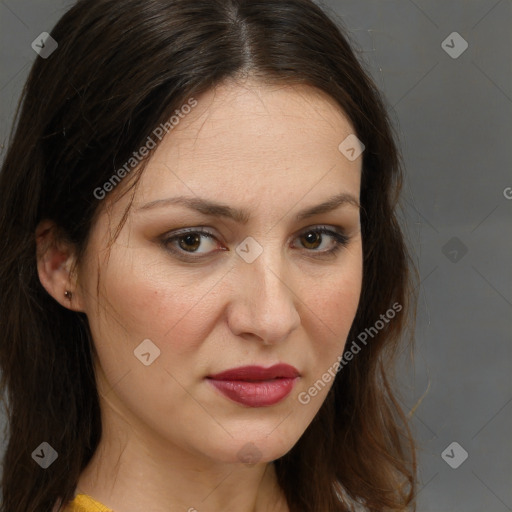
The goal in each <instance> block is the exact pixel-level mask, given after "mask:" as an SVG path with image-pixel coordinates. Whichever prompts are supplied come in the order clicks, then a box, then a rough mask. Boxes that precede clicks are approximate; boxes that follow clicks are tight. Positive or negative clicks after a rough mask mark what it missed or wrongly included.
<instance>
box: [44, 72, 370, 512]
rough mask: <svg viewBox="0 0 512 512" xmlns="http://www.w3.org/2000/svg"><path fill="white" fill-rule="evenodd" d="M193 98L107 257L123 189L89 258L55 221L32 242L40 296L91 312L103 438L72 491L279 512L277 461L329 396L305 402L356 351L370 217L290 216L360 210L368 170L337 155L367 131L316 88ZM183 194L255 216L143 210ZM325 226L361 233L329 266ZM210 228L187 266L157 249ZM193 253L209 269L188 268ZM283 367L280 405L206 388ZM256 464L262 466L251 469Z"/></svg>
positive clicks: (117, 504) (184, 506) (127, 511)
mask: <svg viewBox="0 0 512 512" xmlns="http://www.w3.org/2000/svg"><path fill="white" fill-rule="evenodd" d="M197 100H198V104H197V106H196V107H195V108H193V109H192V111H191V112H190V113H189V114H187V115H186V116H184V117H183V119H181V120H180V122H179V124H178V125H177V126H176V127H175V128H174V129H173V130H172V131H170V132H169V133H168V134H167V135H166V136H165V137H164V138H163V141H162V143H161V144H160V145H159V146H158V148H157V149H156V152H155V153H154V155H153V157H152V159H151V161H150V163H149V165H148V166H147V168H146V170H145V171H144V174H143V176H142V179H141V182H140V184H139V187H138V188H137V189H136V192H135V196H134V203H133V206H132V208H131V210H130V213H129V217H128V221H127V223H126V224H125V226H124V227H123V229H122V231H121V233H120V235H119V237H118V238H117V241H116V242H115V243H114V244H113V245H112V247H111V249H110V253H109V257H108V251H107V244H108V240H109V236H110V234H111V232H113V230H114V228H115V227H116V226H117V225H118V222H119V221H120V219H121V216H122V214H123V212H124V210H125V208H126V206H127V205H128V202H129V197H128V196H129V195H126V196H124V197H123V198H121V199H120V200H118V201H117V202H114V203H113V202H112V200H113V199H114V198H116V195H117V194H118V193H119V192H121V191H122V186H124V185H125V184H124V183H122V184H121V185H119V186H118V189H116V190H115V191H114V192H111V193H110V194H109V195H108V196H107V198H106V199H104V200H103V203H102V205H101V206H102V211H101V214H100V215H99V217H98V220H97V222H96V223H95V225H94V226H93V228H92V232H91V237H90V241H89V243H88V246H87V250H86V254H85V257H84V258H83V259H82V260H81V261H80V262H77V261H76V259H75V255H74V252H73V248H72V247H71V246H68V245H66V244H65V243H63V242H59V241H58V240H57V239H54V238H52V237H53V235H52V233H53V231H52V230H51V229H50V230H48V228H51V227H52V223H51V222H49V221H44V222H42V223H41V224H40V225H39V226H38V230H37V232H36V235H37V237H38V238H37V240H38V248H39V256H38V270H39V276H40V280H41V283H42V284H43V286H44V287H45V288H46V289H47V290H48V292H49V293H50V294H52V295H53V296H54V297H55V299H56V300H57V301H59V302H60V303H61V304H62V305H63V306H64V307H67V308H69V309H73V310H75V311H82V312H85V313H86V315H87V317H88V320H89V324H90V327H91V331H92V335H93V340H94V345H95V348H96V352H97V358H96V360H95V366H96V375H97V384H98V390H99V394H100V405H101V411H102V423H103V434H102V438H101V441H100V445H99V447H98V450H97V451H96V453H95V455H94V457H93V459H92V460H91V462H90V464H89V465H88V467H87V468H86V469H85V471H84V472H83V473H82V475H81V477H80V479H79V482H78V487H77V492H84V493H87V494H90V495H91V496H93V497H94V498H95V499H97V500H98V501H100V502H101V503H103V504H105V505H107V506H109V507H111V508H113V509H114V510H116V511H117V512H136V511H137V512H138V511H140V510H148V511H150V510H151V511H152V512H153V511H154V512H164V511H165V512H168V511H169V510H183V511H189V512H194V511H195V510H197V511H198V512H219V511H223V512H235V511H236V512H269V511H279V512H283V511H287V510H288V508H287V506H286V503H285V500H284V496H283V495H282V492H281V491H280V489H279V486H278V485H277V480H276V474H275V470H274V464H273V463H272V461H273V460H275V459H277V458H279V457H281V456H283V455H284V454H285V453H286V452H288V451H289V450H290V449H291V448H292V446H293V445H294V444H295V443H296V442H297V441H298V439H299V438H300V436H301V435H302V434H303V432H304V431H305V429H306V428H307V427H308V425H309V424H310V423H311V421H312V419H313V418H314V416H315V415H316V413H317V412H318V410H319V408H320V406H321V404H322V402H323V401H324V399H325V397H326V394H327V392H328V390H329V389H330V387H331V386H332V380H331V382H330V383H328V384H327V385H325V387H324V388H323V389H322V390H321V391H320V392H319V393H318V394H317V395H316V396H315V397H312V398H311V401H310V402H309V403H308V404H307V405H303V404H302V403H300V402H299V400H298V395H299V393H301V392H304V391H307V390H308V388H310V387H311V386H312V384H313V383H315V382H316V381H317V380H318V379H320V378H321V376H322V374H324V373H325V372H326V371H327V370H328V369H329V368H330V367H332V366H333V364H334V363H335V362H336V360H337V357H338V356H339V355H340V354H342V353H343V348H344V345H345V342H346V338H347V335H348V332H349V329H350V326H351V324H352V321H353V319H354V316H355V313H356V309H357V305H358V302H359V297H360V292H361V281H362V245H361V234H360V220H359V209H358V207H357V205H354V204H351V203H348V202H347V203H344V204H343V205H342V206H340V207H339V208H337V209H336V210H333V211H331V212H328V213H321V214H317V215H315V216H313V217H311V218H307V219H304V220H301V221H297V220H296V219H295V215H296V214H297V213H298V212H299V211H302V210H303V209H306V208H307V207H310V206H313V205H317V204H319V203H322V202H323V201H325V200H326V199H328V198H330V197H331V196H333V195H335V194H338V193H346V194H350V195H352V196H353V197H354V198H355V199H356V200H359V191H360V176H361V161H362V158H361V157H359V158H357V159H356V160H354V161H349V160H348V159H347V158H345V157H344V156H343V155H342V154H341V153H340V151H339V150H338V145H339V144H340V142H341V141H343V140H344V139H345V138H346V137H347V136H348V135H349V134H352V133H354V129H353V127H352V125H351V123H350V121H349V120H348V119H347V117H346V116H345V115H344V114H343V112H342V111H341V110H340V108H339V107H338V106H337V104H336V103H335V102H334V101H333V100H332V99H331V98H330V97H328V96H326V95H324V94H323V93H321V92H319V91H317V90H315V89H313V88H310V87H308V86H298V85H295V86H275V85H273V86H271V85H268V84H263V83H260V82H257V81H255V80H249V81H246V82H244V83H240V82H238V83H235V82H226V83H224V84H222V85H221V86H218V87H217V88H216V89H215V90H211V91H209V92H208V93H206V94H204V95H203V96H201V97H198V98H197ZM177 195H186V196H188V197H201V198H207V199H211V200H215V201H220V202H222V203H227V204H228V205H230V206H232V207H236V208H245V209H247V210H248V211H249V212H250V220H249V221H248V222H247V223H246V224H241V223H237V222H235V221H234V220H231V219H228V218H221V217H212V216H204V215H202V214H200V213H197V212H195V211H192V210H190V209H188V208H186V207H183V206H178V205H164V206H160V207H155V208H147V209H142V210H139V209H140V208H141V207H142V206H143V205H145V204H147V203H149V202H151V201H155V200H158V199H164V198H169V197H174V196H177ZM107 207H108V211H107ZM322 225H325V226H327V227H329V228H331V229H332V228H334V229H336V228H338V229H340V230H342V231H343V232H344V233H345V234H346V235H347V236H348V237H349V241H348V243H347V245H346V246H345V247H344V246H340V250H339V252H337V253H335V254H334V255H332V256H330V257H329V256H322V252H323V251H326V250H327V249H329V248H331V247H333V246H334V245H335V240H334V238H333V237H332V236H331V235H318V238H317V239H315V238H314V234H313V235H311V234H310V235H309V237H312V238H306V236H305V235H306V234H307V233H309V232H310V230H311V229H313V228H317V227H318V226H322ZM197 227H204V228H205V229H206V230H208V231H210V232H211V233H212V234H213V236H214V237H215V238H214V239H210V238H208V237H204V236H203V237H200V238H199V242H198V243H194V242H192V243H191V242H190V240H189V241H188V242H187V241H185V240H184V239H183V238H181V239H179V240H181V246H180V244H179V240H178V241H176V240H175V241H174V242H169V243H168V244H167V247H173V248H174V249H175V250H176V251H181V252H180V254H181V255H182V256H181V257H178V256H177V255H176V254H175V253H172V252H171V251H170V250H168V249H166V248H165V245H164V244H163V243H162V241H161V240H162V239H163V238H164V236H165V235H168V234H169V233H171V232H176V231H178V230H181V229H183V228H197ZM248 236H251V237H253V238H254V239H255V240H256V241H257V242H258V243H259V244H260V246H261V247H262V248H263V252H262V253H261V254H260V255H259V256H258V257H257V258H256V259H255V260H254V261H253V262H252V263H247V262H246V261H244V259H242V258H241V257H240V256H239V255H238V253H237V252H236V251H235V249H236V248H237V246H239V245H240V244H241V242H242V241H244V240H245V239H246V237H248ZM180 247H181V248H180ZM183 247H184V248H183ZM187 249H188V251H189V252H188V253H187ZM219 249H224V250H219ZM194 251H195V252H196V255H197V254H199V255H202V259H197V260H192V262H190V261H187V260H186V259H185V258H186V257H187V255H190V252H192V257H193V256H194ZM75 263H77V267H76V272H73V271H72V268H73V265H74V264H75ZM98 272H100V276H101V277H100V287H99V295H98V294H97V278H98ZM65 290H71V291H72V292H73V297H72V299H71V300H68V299H66V298H65V297H64V291H65ZM145 339H150V340H152V342H153V343H154V344H155V345H156V346H157V347H158V348H159V349H160V355H159V357H157V358H156V359H155V360H154V362H152V363H151V364H150V365H148V366H146V365H144V364H142V363H141V361H140V360H139V359H138V358H137V357H135V356H134V350H135V349H136V348H137V347H138V346H139V345H140V343H141V342H142V341H143V340H145ZM278 362H285V363H288V364H291V365H293V366H295V368H297V369H298V370H299V372H300V378H299V379H298V380H297V382H296V385H295V387H294V389H293V391H292V392H291V394H290V395H289V396H288V397H287V398H286V399H284V400H283V401H281V402H280V403H278V404H275V405H273V406H267V407H257V408H250V407H246V406H243V405H240V404H237V403H235V402H232V401H231V400H229V399H228V398H226V397H225V396H223V395H222V394H220V393H219V392H218V391H217V390H216V389H215V388H213V387H212V386H211V385H210V384H209V383H208V382H207V381H206V380H205V377H206V376H207V375H211V374H214V373H218V372H220V371H223V370H226V369H230V368H234V367H238V366H242V365H248V364H259V365H260V366H264V367H268V366H271V365H273V364H275V363H278ZM244 450H245V452H244ZM247 451H249V452H251V453H252V455H253V456H254V463H253V464H246V463H244V462H243V460H241V455H240V453H246V452H247Z"/></svg>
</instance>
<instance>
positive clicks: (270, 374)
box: [208, 363, 300, 381]
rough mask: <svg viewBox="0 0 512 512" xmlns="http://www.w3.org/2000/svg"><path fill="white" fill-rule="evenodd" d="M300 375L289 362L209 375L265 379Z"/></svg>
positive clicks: (225, 377) (239, 378) (230, 378)
mask: <svg viewBox="0 0 512 512" xmlns="http://www.w3.org/2000/svg"><path fill="white" fill-rule="evenodd" d="M299 375H300V374H299V371H298V370H297V368H294V367H293V366H290V365H289V364H284V363H280V364H275V365H274V366H270V367H269V368H264V367H263V366H240V367H238V368H231V369H230V370H225V371H223V372H220V373H216V374H215V375H209V376H208V378H209V379H215V380H254V381H264V380H271V379H279V378H286V379H293V378H295V377H298V376H299Z"/></svg>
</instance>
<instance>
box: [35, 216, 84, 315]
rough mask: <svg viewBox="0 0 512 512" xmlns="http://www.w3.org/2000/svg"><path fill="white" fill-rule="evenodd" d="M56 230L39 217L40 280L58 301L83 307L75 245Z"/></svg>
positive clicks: (38, 255)
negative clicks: (76, 268)
mask: <svg viewBox="0 0 512 512" xmlns="http://www.w3.org/2000/svg"><path fill="white" fill-rule="evenodd" d="M58 231H59V230H58V228H57V225H56V224H55V223H54V222H52V221H50V220H43V221H41V222H40V223H39V224H38V226H37V228H36V231H35V236H36V245H37V272H38V274H39V280H40V281H41V284H42V285H43V286H44V288H45V289H46V291H47V292H48V293H49V294H50V295H51V296H52V297H53V298H54V299H55V300H56V301H57V302H58V303H59V304H61V305H62V306H64V307H65V308H68V309H71V310H72V311H83V300H82V297H81V294H80V290H79V286H78V276H77V274H76V272H74V265H75V263H76V259H75V252H74V248H73V246H72V245H71V244H70V243H69V242H67V241H65V240H64V239H63V238H62V236H59V232H58Z"/></svg>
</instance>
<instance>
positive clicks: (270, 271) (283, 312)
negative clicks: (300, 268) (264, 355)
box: [228, 249, 300, 345]
mask: <svg viewBox="0 0 512 512" xmlns="http://www.w3.org/2000/svg"><path fill="white" fill-rule="evenodd" d="M269 253H270V250H269V249H267V250H264V251H263V253H262V254H261V255H260V256H259V257H258V258H257V259H256V260H255V261H253V262H252V263H246V262H244V261H242V260H240V261H238V262H237V267H238V268H236V269H235V273H236V274H237V278H238V279H237V283H236V288H235V292H234V297H233V299H232V300H231V302H230V304H229V307H228V325H229V327H230V329H231V331H232V332H233V334H235V335H237V336H241V337H245V338H247V339H249V338H254V337H256V338H258V339H259V340H261V341H262V342H263V344H265V345H273V344H276V343H279V342H281V341H283V340H285V339H286V338H288V337H289V336H290V334H291V333H292V332H293V331H294V330H295V329H297V327H298V326H299V325H300V315H299V312H298V311H297V308H296V304H298V303H300V300H299V298H298V297H297V296H296V294H295V293H294V286H293V278H292V277H291V272H289V271H288V272H287V271H286V266H285V262H283V261H281V260H282V258H277V257H271V256H270V254H269ZM270 260H272V261H270ZM276 262H278V263H277V264H276Z"/></svg>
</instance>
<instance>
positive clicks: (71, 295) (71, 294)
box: [64, 290, 73, 300]
mask: <svg viewBox="0 0 512 512" xmlns="http://www.w3.org/2000/svg"><path fill="white" fill-rule="evenodd" d="M64 297H66V299H69V300H71V297H73V293H71V292H70V291H69V290H66V291H65V292H64Z"/></svg>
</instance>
